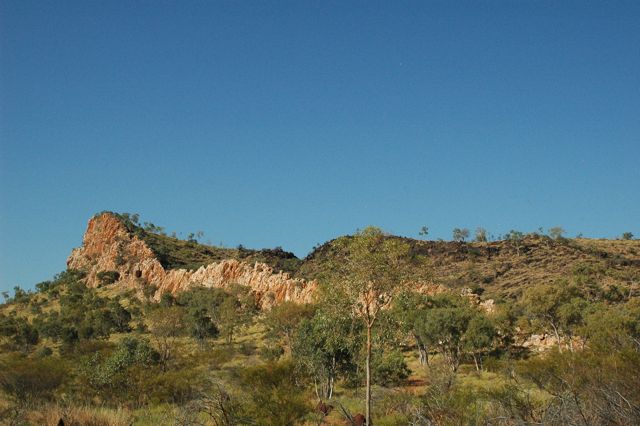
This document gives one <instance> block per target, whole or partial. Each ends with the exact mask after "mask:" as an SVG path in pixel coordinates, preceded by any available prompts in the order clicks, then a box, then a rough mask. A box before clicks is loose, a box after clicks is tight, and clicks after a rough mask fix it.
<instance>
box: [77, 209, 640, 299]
mask: <svg viewBox="0 0 640 426" xmlns="http://www.w3.org/2000/svg"><path fill="white" fill-rule="evenodd" d="M342 238H349V237H342ZM386 238H390V239H400V240H402V241H403V242H405V243H407V244H408V245H409V246H410V247H411V256H414V257H416V258H419V259H421V260H422V261H421V262H418V263H417V265H418V266H414V267H412V268H411V267H410V268H411V269H410V270H408V271H405V272H406V275H407V276H408V277H409V279H410V280H411V281H412V282H413V283H414V286H415V288H416V289H428V290H429V291H434V289H440V290H455V291H463V290H464V289H468V288H471V289H472V291H474V292H475V293H477V294H482V297H483V298H487V299H489V298H491V299H497V300H502V299H514V298H517V297H518V296H519V295H520V294H521V293H522V291H523V290H524V289H526V288H528V287H531V286H534V285H537V284H541V283H554V282H558V281H561V280H570V281H573V282H576V283H578V284H579V285H581V286H583V287H585V288H588V287H590V286H591V287H593V288H594V291H596V290H597V291H604V292H607V291H610V292H617V293H620V294H619V295H618V296H616V295H612V296H611V297H623V298H628V297H629V296H630V295H632V294H633V295H635V294H638V291H639V285H640V284H639V283H640V241H637V240H635V241H634V240H629V241H626V240H594V239H584V238H583V239H564V238H563V239H559V240H554V239H551V238H549V237H547V236H541V235H535V234H530V235H526V236H524V237H523V238H522V239H520V240H516V241H513V240H502V241H494V242H483V243H478V242H447V241H422V240H416V239H410V238H402V237H395V236H388V237H386ZM336 241H338V240H333V241H329V242H327V243H325V244H323V245H321V246H320V247H318V248H316V249H315V250H314V251H313V252H312V253H310V254H309V255H308V256H307V257H306V258H305V259H298V258H297V257H295V255H293V254H292V253H289V252H286V251H284V250H282V249H280V248H278V249H263V250H251V249H246V248H243V247H240V248H236V249H230V248H221V247H213V246H208V245H204V244H200V243H198V242H197V241H195V240H190V241H184V240H179V239H177V238H172V237H169V236H166V235H163V234H160V233H156V232H151V231H148V230H145V229H143V228H142V227H140V226H138V225H136V224H135V223H133V222H132V221H131V220H130V219H129V218H128V215H118V214H114V213H102V214H99V215H96V216H95V217H93V218H92V219H91V220H90V221H89V224H88V227H87V232H86V233H85V235H84V238H83V245H82V247H80V248H78V249H75V250H74V252H73V253H72V254H71V256H70V257H69V261H68V265H69V267H70V268H72V269H79V270H83V271H84V272H86V273H87V275H88V278H87V282H88V283H89V285H91V286H98V285H100V284H103V283H106V282H110V281H109V278H110V279H111V281H115V282H117V283H119V284H121V285H124V286H125V287H127V288H134V287H138V288H139V287H141V286H146V285H153V286H156V287H157V289H158V293H157V294H156V299H159V297H160V295H161V293H162V292H165V291H169V292H171V293H176V292H179V291H181V290H184V289H186V288H189V287H192V286H198V285H204V286H209V287H211V286H218V287H219V286H225V285H228V284H230V283H232V282H238V283H242V284H244V285H248V286H250V287H252V288H253V289H254V292H255V293H256V294H257V295H258V296H259V297H260V298H261V297H262V296H263V295H267V294H268V296H267V297H268V298H269V299H270V300H275V301H276V302H277V301H280V300H299V299H300V298H301V297H302V299H304V300H310V299H309V297H310V294H311V293H312V291H313V290H312V289H311V288H314V287H315V282H316V281H320V282H321V281H323V279H324V278H326V276H327V274H328V273H329V271H330V265H332V264H334V263H335V262H338V261H339V260H340V259H341V257H343V256H344V255H345V253H341V252H340V251H339V250H338V249H336ZM99 277H102V279H100V278H99ZM105 277H106V278H107V280H106V281H105ZM115 277H117V278H115ZM596 283H597V285H596ZM596 287H597V289H596ZM307 288H309V289H307ZM270 304H272V302H269V305H270Z"/></svg>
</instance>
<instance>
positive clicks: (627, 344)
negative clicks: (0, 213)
mask: <svg viewBox="0 0 640 426" xmlns="http://www.w3.org/2000/svg"><path fill="white" fill-rule="evenodd" d="M122 219H123V220H124V221H125V222H126V223H128V224H130V226H131V229H130V230H131V232H134V233H137V234H139V235H140V236H141V238H144V240H145V241H146V242H147V243H148V244H149V245H150V247H152V248H153V250H154V252H155V253H157V254H158V256H159V258H161V259H163V262H164V266H165V267H167V268H171V267H196V266H197V265H202V264H206V263H209V262H211V261H215V260H220V259H224V258H230V257H233V258H238V257H242V256H245V258H250V259H253V260H256V261H266V262H267V263H270V264H271V265H272V266H273V267H274V268H276V269H286V270H288V271H289V272H290V273H291V274H294V275H296V276H302V277H307V278H314V279H317V280H318V281H319V284H320V287H319V288H320V289H319V294H318V297H317V299H316V302H315V303H313V304H307V305H300V304H295V303H292V302H283V303H280V304H278V305H277V306H275V307H274V308H273V309H271V310H269V311H262V310H260V309H258V307H257V306H256V305H255V298H254V297H253V295H252V294H251V293H250V291H249V290H250V289H249V288H248V287H242V286H230V287H229V288H225V289H218V288H199V287H194V288H191V289H190V290H188V291H184V292H182V293H179V294H176V295H170V294H165V295H163V297H162V298H161V299H160V301H159V302H157V301H153V300H152V299H151V298H150V297H149V296H150V295H151V293H146V295H144V293H143V292H137V291H135V290H131V289H126V288H123V287H120V286H119V285H118V283H117V281H118V277H117V275H116V274H117V273H114V271H106V272H105V273H104V274H103V276H101V277H99V279H100V280H101V281H102V282H103V285H101V286H100V287H99V288H88V287H87V286H86V285H85V284H84V282H83V279H84V272H83V271H78V270H67V271H64V272H62V273H60V274H58V275H57V276H56V277H54V278H53V279H52V280H51V281H46V282H43V283H40V284H38V285H36V290H35V291H24V290H21V289H19V288H17V289H16V290H15V292H14V295H13V296H9V295H7V297H6V301H5V303H4V304H3V305H1V306H0V351H1V352H0V419H1V421H2V422H3V424H9V425H49V424H50V425H57V424H58V423H59V421H61V420H62V422H63V423H64V424H65V425H131V424H134V425H298V424H303V425H322V424H326V425H345V424H346V425H349V424H353V425H362V424H375V425H376V426H379V425H528V424H544V425H561V424H562V425H630V424H640V391H639V390H638V389H640V298H639V297H638V296H639V293H638V285H639V281H638V278H639V276H640V273H639V272H640V264H638V263H637V256H636V254H637V253H638V252H640V250H639V249H640V247H639V245H638V243H637V241H634V240H630V239H625V240H621V241H616V242H614V241H604V240H585V239H567V238H565V237H563V236H562V233H560V232H554V235H553V238H551V237H548V236H545V235H521V236H520V237H519V238H516V237H514V235H515V234H513V232H511V233H509V234H508V237H506V239H504V240H498V241H491V242H489V241H488V240H489V238H488V236H487V232H486V231H485V230H484V229H482V232H476V238H477V239H478V242H474V243H465V242H464V240H465V239H466V238H468V232H467V233H466V234H465V235H458V234H459V233H458V234H456V235H455V236H454V237H455V239H456V240H458V241H456V242H442V243H438V242H431V241H417V240H411V239H407V238H400V237H393V236H389V235H387V234H385V233H384V232H382V231H381V230H380V229H378V228H373V227H370V228H365V229H363V230H361V231H358V232H357V233H356V234H354V235H353V236H348V237H340V238H338V239H336V240H334V241H331V242H329V243H326V244H324V245H322V246H319V247H318V248H317V249H316V250H315V251H314V252H312V254H311V255H310V256H309V257H308V258H306V259H304V260H300V259H297V258H295V256H293V255H290V254H287V253H286V252H284V251H282V250H280V249H277V250H260V251H258V250H247V249H244V248H236V249H225V248H217V247H213V246H207V245H202V244H199V243H198V242H197V240H195V235H194V236H192V238H189V239H188V240H185V241H183V240H179V239H177V238H174V237H170V236H166V235H164V234H163V232H164V231H163V229H162V228H159V227H157V226H155V225H152V224H145V225H143V226H142V225H139V224H138V218H137V215H122ZM458 231H460V230H458ZM478 235H479V236H478ZM516 236H517V235H516ZM612 247H613V248H612ZM542 250H547V251H546V253H553V255H548V256H547V257H546V258H543V256H542V254H541V253H542ZM507 258H509V260H508V261H507V260H506V259H507ZM563 258H569V259H570V262H565V263H563V265H565V266H564V267H563V268H558V265H560V260H561V259H563ZM447 259H449V260H450V262H449V263H447ZM480 259H485V260H484V261H482V262H481V261H480ZM523 259H524V260H523ZM544 261H546V262H547V263H546V264H545V265H546V266H545V267H544V268H542V267H540V266H537V269H533V268H532V267H531V264H535V263H537V262H544ZM507 264H508V265H507ZM567 264H570V265H572V266H571V267H570V268H568V267H566V265H567ZM527 265H529V267H527ZM454 267H455V268H457V269H454ZM545 268H546V269H545ZM510 270H521V271H523V273H522V275H521V277H522V276H525V277H526V278H527V280H528V281H527V283H528V284H527V285H519V286H518V282H517V279H516V277H511V278H509V279H508V280H507V279H502V281H500V282H499V283H498V284H496V281H499V280H500V279H501V278H500V276H504V275H505V274H506V275H508V274H509V271H510ZM541 270H542V271H544V270H548V271H550V272H549V274H546V273H540V271H541ZM558 270H559V271H560V272H558ZM490 271H493V272H494V273H490ZM500 271H502V272H500ZM418 278H420V279H423V280H427V281H428V282H430V283H434V286H432V288H431V287H430V288H429V289H418V288H416V286H415V285H412V283H415V282H416V279H418ZM435 284H437V285H438V286H437V287H436V286H435ZM436 288H437V291H436V290H435V289H436ZM418 290H421V291H418ZM490 297H491V298H493V299H494V302H495V303H493V304H486V303H483V302H485V301H487V300H488V299H489V298H490ZM532 336H533V337H532Z"/></svg>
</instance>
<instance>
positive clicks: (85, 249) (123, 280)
mask: <svg viewBox="0 0 640 426" xmlns="http://www.w3.org/2000/svg"><path fill="white" fill-rule="evenodd" d="M67 267H68V268H70V269H78V270H82V271H84V272H86V274H87V276H86V283H87V285H88V286H90V287H98V286H99V285H101V284H103V283H104V282H103V276H104V275H105V274H101V273H104V272H110V271H115V272H117V273H118V274H117V276H118V281H117V285H121V286H124V287H127V288H131V289H136V290H140V291H141V289H142V288H144V287H145V286H154V287H155V288H156V289H157V290H156V292H155V295H154V298H155V299H156V300H159V299H160V297H161V295H162V294H163V293H165V292H169V293H171V294H176V293H179V292H181V291H184V290H187V289H189V288H191V287H194V286H204V287H210V288H212V287H216V288H225V287H228V286H231V285H234V284H239V285H242V286H246V287H249V288H250V291H251V292H252V293H253V294H254V295H255V297H256V301H257V303H258V305H259V306H261V307H262V308H263V309H269V308H270V307H272V306H273V305H275V304H278V303H280V302H284V301H293V302H297V303H309V302H311V301H312V298H313V294H314V292H315V289H316V288H317V283H316V282H315V281H306V280H303V279H298V278H292V277H291V276H289V274H287V273H284V272H277V271H274V270H273V268H271V267H270V266H269V265H266V264H264V263H253V264H249V263H246V262H243V261H240V260H236V259H228V260H222V261H220V262H215V263H211V264H209V265H206V266H202V267H200V268H199V269H197V270H195V271H192V270H187V269H170V270H165V268H164V267H163V266H162V264H161V263H160V261H159V260H158V258H157V256H156V255H155V253H154V252H153V250H151V249H150V248H149V246H148V245H147V244H146V243H145V242H144V241H143V240H142V239H140V238H139V237H138V236H136V235H134V234H133V233H131V232H130V231H129V230H128V229H127V227H126V226H125V225H124V224H123V223H122V221H121V220H120V219H119V218H118V217H116V216H115V215H113V214H110V213H102V214H100V215H97V216H95V217H93V218H92V219H91V220H89V224H88V226H87V231H86V233H85V234H84V238H83V241H82V247H79V248H76V249H74V250H73V251H72V252H71V255H70V256H69V258H68V259H67ZM112 276H113V275H112Z"/></svg>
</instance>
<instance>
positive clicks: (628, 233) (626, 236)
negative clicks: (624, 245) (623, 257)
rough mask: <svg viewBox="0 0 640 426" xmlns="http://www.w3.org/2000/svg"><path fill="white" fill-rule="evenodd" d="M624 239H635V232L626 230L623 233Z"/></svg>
mask: <svg viewBox="0 0 640 426" xmlns="http://www.w3.org/2000/svg"><path fill="white" fill-rule="evenodd" d="M622 239H623V240H633V233H631V232H624V233H623V234H622Z"/></svg>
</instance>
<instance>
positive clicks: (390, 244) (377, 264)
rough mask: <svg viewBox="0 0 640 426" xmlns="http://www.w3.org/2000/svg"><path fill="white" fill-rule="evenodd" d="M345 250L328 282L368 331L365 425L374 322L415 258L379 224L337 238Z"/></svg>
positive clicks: (400, 240)
mask: <svg viewBox="0 0 640 426" xmlns="http://www.w3.org/2000/svg"><path fill="white" fill-rule="evenodd" d="M336 248H337V249H338V250H339V251H340V252H341V253H342V256H339V260H336V261H334V262H333V264H332V265H331V274H330V275H329V282H328V284H329V285H331V292H333V293H334V294H335V295H339V297H341V298H343V299H344V300H345V301H346V302H347V303H348V305H349V307H350V310H351V314H352V315H353V316H354V318H356V319H358V320H359V321H361V322H362V324H363V326H364V328H365V330H366V347H365V353H366V356H365V373H366V396H365V411H366V420H367V423H366V424H371V353H372V342H373V338H372V333H373V328H374V325H376V322H377V321H378V319H379V317H380V313H381V311H382V310H383V309H386V308H387V307H389V305H390V303H391V301H392V300H393V297H394V296H395V295H396V294H397V293H398V292H399V291H400V290H401V289H402V285H403V283H404V282H405V278H406V277H405V276H404V274H405V273H406V271H407V268H406V266H407V264H408V263H409V262H411V261H412V259H411V253H410V246H409V245H408V244H407V243H406V242H405V241H403V240H402V239H401V238H396V237H390V236H388V235H385V233H384V232H383V231H382V230H381V229H380V228H376V227H367V228H365V229H363V230H360V231H358V232H357V233H356V234H355V235H354V236H351V237H342V238H340V239H338V240H337V241H336Z"/></svg>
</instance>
